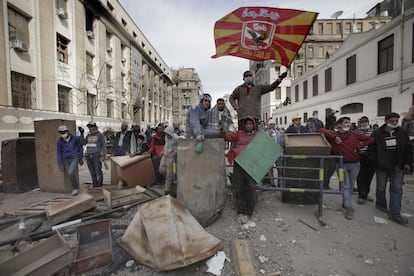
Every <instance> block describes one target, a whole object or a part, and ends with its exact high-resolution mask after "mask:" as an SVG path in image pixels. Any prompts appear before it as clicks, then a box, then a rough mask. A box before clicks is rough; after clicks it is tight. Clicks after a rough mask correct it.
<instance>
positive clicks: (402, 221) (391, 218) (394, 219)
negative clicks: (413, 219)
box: [389, 215, 408, 225]
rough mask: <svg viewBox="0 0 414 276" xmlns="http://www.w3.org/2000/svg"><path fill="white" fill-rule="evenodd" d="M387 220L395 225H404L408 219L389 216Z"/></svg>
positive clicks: (399, 216)
mask: <svg viewBox="0 0 414 276" xmlns="http://www.w3.org/2000/svg"><path fill="white" fill-rule="evenodd" d="M389 219H390V220H392V221H393V222H396V223H398V224H401V225H406V224H407V223H408V219H407V218H406V217H403V216H401V215H393V216H389Z"/></svg>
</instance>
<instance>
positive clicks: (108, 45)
mask: <svg viewBox="0 0 414 276" xmlns="http://www.w3.org/2000/svg"><path fill="white" fill-rule="evenodd" d="M111 39H112V34H111V33H110V32H106V48H110V47H111Z"/></svg>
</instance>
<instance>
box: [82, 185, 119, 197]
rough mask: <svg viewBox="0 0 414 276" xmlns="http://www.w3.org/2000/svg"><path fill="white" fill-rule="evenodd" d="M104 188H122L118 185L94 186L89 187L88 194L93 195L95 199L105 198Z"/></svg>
mask: <svg viewBox="0 0 414 276" xmlns="http://www.w3.org/2000/svg"><path fill="white" fill-rule="evenodd" d="M103 189H107V190H117V189H121V188H118V185H105V186H103V187H93V188H88V194H89V195H91V196H93V197H94V198H95V199H101V198H102V199H103V196H104V195H103Z"/></svg>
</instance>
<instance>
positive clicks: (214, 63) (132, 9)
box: [119, 0, 381, 101]
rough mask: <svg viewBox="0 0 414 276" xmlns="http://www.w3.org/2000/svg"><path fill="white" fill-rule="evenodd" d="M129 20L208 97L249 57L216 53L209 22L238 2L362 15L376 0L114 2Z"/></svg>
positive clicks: (225, 89) (226, 89)
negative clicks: (194, 76) (190, 72)
mask: <svg viewBox="0 0 414 276" xmlns="http://www.w3.org/2000/svg"><path fill="white" fill-rule="evenodd" d="M119 2H120V3H121V4H122V6H123V7H124V8H125V10H126V11H127V12H128V14H129V15H130V17H131V18H132V19H133V20H134V21H135V24H136V25H137V26H138V28H139V29H140V30H141V31H142V33H143V34H144V35H145V37H146V38H147V39H148V40H149V42H150V43H151V45H152V46H153V47H154V48H155V50H156V51H157V52H158V54H159V55H160V56H161V58H162V59H163V60H164V61H165V62H166V63H167V65H168V66H169V67H170V68H173V69H178V68H182V67H186V68H195V71H196V72H197V73H198V75H199V77H200V79H201V83H202V86H203V90H204V93H210V94H211V95H212V96H213V101H215V100H216V99H217V98H219V97H223V96H224V95H225V94H230V93H231V92H232V91H233V89H234V88H235V87H236V86H237V85H239V84H241V83H242V82H243V77H242V76H243V72H244V71H246V70H248V69H249V61H248V60H247V59H242V58H239V57H233V56H224V57H220V58H215V59H213V58H211V56H212V55H214V54H215V53H216V51H215V44H214V24H215V22H216V21H217V20H219V19H220V18H222V17H224V16H225V15H227V14H228V13H231V12H232V11H234V10H235V9H237V8H239V7H244V6H266V7H274V8H289V9H298V10H305V11H311V12H317V13H319V15H318V17H317V19H326V18H330V17H331V15H332V14H333V13H334V12H336V11H340V10H341V11H343V14H342V15H341V16H340V17H339V18H354V17H355V18H362V17H365V16H366V12H367V11H368V10H370V9H371V8H372V7H373V6H374V5H375V4H376V3H378V2H381V0H313V1H311V0H283V1H281V0H273V1H270V0H254V1H253V0H250V1H247V0H152V1H148V0H119Z"/></svg>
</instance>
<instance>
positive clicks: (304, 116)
mask: <svg viewBox="0 0 414 276" xmlns="http://www.w3.org/2000/svg"><path fill="white" fill-rule="evenodd" d="M307 120H308V112H304V113H303V121H304V122H306V121H307Z"/></svg>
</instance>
